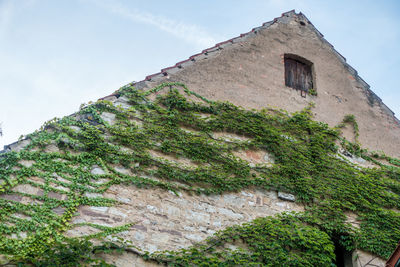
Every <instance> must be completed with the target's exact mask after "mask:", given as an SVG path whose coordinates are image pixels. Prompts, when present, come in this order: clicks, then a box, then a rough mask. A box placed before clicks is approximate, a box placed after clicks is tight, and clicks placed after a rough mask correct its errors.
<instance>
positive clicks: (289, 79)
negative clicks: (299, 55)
mask: <svg viewBox="0 0 400 267" xmlns="http://www.w3.org/2000/svg"><path fill="white" fill-rule="evenodd" d="M285 85H286V86H288V87H291V88H294V89H296V90H302V91H305V92H308V90H309V89H311V88H313V84H312V73H311V66H310V65H308V64H305V63H303V62H301V61H298V60H296V59H292V58H285Z"/></svg>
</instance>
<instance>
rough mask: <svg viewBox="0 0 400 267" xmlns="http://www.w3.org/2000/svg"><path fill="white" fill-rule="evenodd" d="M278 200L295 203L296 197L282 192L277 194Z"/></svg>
mask: <svg viewBox="0 0 400 267" xmlns="http://www.w3.org/2000/svg"><path fill="white" fill-rule="evenodd" d="M278 198H280V199H282V200H286V201H291V202H295V201H296V197H295V196H294V195H292V194H289V193H284V192H278Z"/></svg>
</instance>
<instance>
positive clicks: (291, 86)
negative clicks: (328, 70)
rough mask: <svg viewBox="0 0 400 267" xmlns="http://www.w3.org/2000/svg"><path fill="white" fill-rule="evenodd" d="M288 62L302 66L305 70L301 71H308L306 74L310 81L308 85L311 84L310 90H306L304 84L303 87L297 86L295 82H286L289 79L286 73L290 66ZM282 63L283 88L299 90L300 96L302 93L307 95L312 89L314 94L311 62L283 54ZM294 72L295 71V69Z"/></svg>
mask: <svg viewBox="0 0 400 267" xmlns="http://www.w3.org/2000/svg"><path fill="white" fill-rule="evenodd" d="M288 60H290V61H294V62H296V63H297V64H300V65H304V66H305V68H303V69H308V73H309V76H310V77H309V79H310V83H311V87H310V88H306V87H307V86H306V85H305V84H304V85H303V86H299V85H298V84H299V83H298V81H297V82H296V81H292V82H289V81H288V79H289V77H290V76H289V74H288V71H290V70H289V69H288V65H289V64H290V63H288ZM283 61H284V79H285V86H286V87H289V88H292V89H295V90H300V91H301V92H302V95H303V92H304V93H305V94H307V93H309V91H310V89H312V90H313V91H314V92H316V88H315V87H316V86H315V85H316V83H315V71H314V64H313V63H312V62H311V61H309V60H308V59H305V58H303V57H301V56H298V55H296V54H290V53H285V54H284V57H283ZM292 64H293V63H292ZM296 68H297V67H296ZM296 71H297V69H296ZM293 83H297V85H293Z"/></svg>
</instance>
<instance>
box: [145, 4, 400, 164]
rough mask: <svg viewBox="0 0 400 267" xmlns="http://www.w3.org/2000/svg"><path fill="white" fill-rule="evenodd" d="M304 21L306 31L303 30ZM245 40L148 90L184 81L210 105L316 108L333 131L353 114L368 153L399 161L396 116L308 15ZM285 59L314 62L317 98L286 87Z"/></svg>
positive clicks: (284, 18) (276, 22)
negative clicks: (288, 55)
mask: <svg viewBox="0 0 400 267" xmlns="http://www.w3.org/2000/svg"><path fill="white" fill-rule="evenodd" d="M300 21H304V22H305V23H306V25H305V26H302V25H301V24H300V23H299V22H300ZM241 39H242V40H241V41H239V42H236V43H233V44H231V45H227V46H224V47H223V48H222V49H217V51H216V52H213V53H209V55H202V56H200V57H198V58H196V61H195V62H194V63H193V64H188V66H185V65H183V66H184V67H183V68H182V69H179V71H176V69H177V68H175V70H173V69H171V70H168V71H167V73H168V76H166V77H163V78H161V79H158V80H156V79H153V81H150V82H147V83H146V87H150V88H151V87H153V86H155V85H157V84H159V83H161V82H165V81H179V82H183V83H185V84H186V85H187V86H188V87H189V88H190V90H193V91H196V92H198V93H200V94H201V95H203V96H205V97H207V98H209V99H212V100H221V101H230V102H232V103H234V104H236V105H240V106H242V107H244V108H255V109H261V108H264V107H274V108H282V109H285V110H287V111H289V112H294V111H298V110H301V109H302V108H304V107H306V106H307V105H308V104H309V103H310V102H315V104H316V106H315V108H314V109H313V112H314V113H315V119H316V120H319V121H323V122H326V123H328V124H329V125H330V126H332V127H333V126H335V125H337V124H339V123H340V122H341V121H342V119H343V117H344V116H345V115H347V114H353V115H355V117H356V120H357V122H358V124H359V128H360V137H359V141H360V142H361V144H362V145H363V147H367V148H369V149H371V150H383V151H384V152H385V153H386V154H388V155H391V156H395V157H399V156H400V124H399V121H398V120H397V119H396V118H395V117H394V115H393V112H391V111H390V110H389V109H388V108H387V107H386V106H385V105H384V104H383V103H382V102H381V100H380V99H379V98H378V97H377V96H376V95H375V94H374V93H372V91H370V90H369V86H368V85H367V84H366V83H365V82H364V81H363V80H362V79H361V78H359V77H358V75H357V73H356V72H355V71H354V69H352V68H351V67H350V66H349V65H348V64H346V62H345V59H344V58H343V57H342V56H340V55H339V54H338V53H337V52H336V51H335V50H334V48H333V47H332V46H331V45H330V44H329V43H328V42H327V41H325V39H323V37H322V35H321V34H319V32H318V31H316V30H315V28H314V26H313V25H312V24H311V23H309V22H308V20H307V19H306V18H305V17H304V16H303V15H301V14H295V13H294V12H289V13H286V14H284V15H283V16H282V17H281V18H279V19H276V20H274V22H273V23H272V24H271V25H269V26H268V27H263V28H262V29H259V30H258V31H257V32H256V33H253V32H251V33H249V34H247V35H246V36H245V37H243V38H241ZM221 47H222V46H221ZM285 53H292V54H296V55H299V56H301V57H304V58H306V59H308V60H310V61H311V62H313V64H314V65H313V68H314V76H315V77H314V84H315V89H316V90H317V92H318V96H316V97H313V96H309V95H307V97H306V98H304V97H302V96H301V95H300V92H299V91H295V90H293V89H291V88H288V87H286V86H285V78H284V62H283V56H284V54H285ZM344 135H345V136H346V137H347V138H348V139H349V140H351V141H354V134H353V130H352V129H351V128H350V126H349V127H348V129H344Z"/></svg>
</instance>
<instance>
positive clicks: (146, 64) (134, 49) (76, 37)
mask: <svg viewBox="0 0 400 267" xmlns="http://www.w3.org/2000/svg"><path fill="white" fill-rule="evenodd" d="M291 9H296V11H297V12H299V11H301V12H303V13H304V14H305V15H306V16H307V17H308V18H309V19H310V20H311V22H312V23H313V24H314V25H315V26H316V27H317V29H318V30H319V31H320V32H322V33H323V34H324V35H325V38H326V39H327V40H328V41H329V42H330V43H331V44H333V45H334V46H335V48H336V49H337V50H338V51H339V52H340V53H341V54H342V55H343V56H344V57H346V59H347V61H348V63H349V64H350V65H352V66H353V67H354V68H355V69H356V70H357V71H358V73H359V75H360V76H361V77H362V78H363V79H364V80H365V81H366V82H367V83H369V84H370V85H371V88H372V90H373V91H374V92H375V93H376V94H377V95H378V96H379V97H381V98H382V99H383V101H384V102H385V103H386V104H387V105H388V106H389V108H391V109H392V110H393V111H394V112H395V113H396V114H397V117H398V118H399V116H400V105H399V102H400V90H399V82H398V81H397V79H398V78H399V76H400V53H399V51H398V50H399V48H400V16H399V13H400V1H396V0H393V1H368V0H367V1H352V0H347V1H341V0H336V1H321V0H318V1H317V0H315V1H312V0H310V1H306V0H285V1H284V0H263V1H256V0H249V1H243V0H240V1H238V0H221V1H209V0H203V1H187V0H186V1H184V0H181V1H174V0H169V1H133V0H132V1H128V0H57V1H54V0H0V99H1V104H0V122H2V127H3V133H4V135H3V137H0V149H1V148H2V146H3V145H6V144H9V143H11V142H14V141H16V140H17V139H18V137H19V136H20V135H22V134H28V133H30V132H32V131H34V130H35V129H38V128H39V127H40V126H41V125H42V124H43V123H44V122H45V121H46V120H49V119H52V118H54V117H62V116H65V115H68V114H71V113H73V112H75V111H77V110H78V109H79V105H80V104H81V103H84V102H88V101H95V100H97V99H98V98H100V97H102V96H105V95H108V94H110V93H112V92H113V91H114V90H116V89H118V88H119V87H121V86H123V85H125V84H127V83H129V82H131V81H140V80H143V78H144V77H145V76H146V75H149V74H152V73H155V72H158V71H159V70H160V69H161V68H164V67H167V66H170V65H173V64H175V63H176V62H178V61H181V60H183V59H186V58H187V57H189V56H191V55H192V54H195V53H198V52H199V51H201V50H202V49H204V48H207V47H209V46H212V45H214V44H215V43H217V42H220V41H223V40H226V39H229V38H231V37H234V36H237V35H239V34H240V33H244V32H247V31H249V30H250V29H251V28H253V27H256V26H259V25H261V24H262V23H263V22H265V21H270V20H272V19H273V18H274V17H278V16H280V15H281V13H282V12H285V11H288V10H291Z"/></svg>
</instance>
